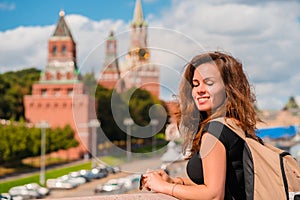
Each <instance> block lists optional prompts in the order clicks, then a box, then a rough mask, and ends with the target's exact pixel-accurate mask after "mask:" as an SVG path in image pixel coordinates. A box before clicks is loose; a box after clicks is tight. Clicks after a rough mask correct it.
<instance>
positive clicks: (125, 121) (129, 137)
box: [123, 118, 133, 162]
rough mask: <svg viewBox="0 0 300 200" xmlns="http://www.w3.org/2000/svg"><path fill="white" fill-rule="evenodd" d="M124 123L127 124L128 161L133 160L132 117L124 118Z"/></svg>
mask: <svg viewBox="0 0 300 200" xmlns="http://www.w3.org/2000/svg"><path fill="white" fill-rule="evenodd" d="M123 123H124V125H125V126H126V128H127V129H126V134H127V137H126V156H127V161H128V162H129V161H131V126H132V125H133V120H132V119H131V118H125V119H124V122H123Z"/></svg>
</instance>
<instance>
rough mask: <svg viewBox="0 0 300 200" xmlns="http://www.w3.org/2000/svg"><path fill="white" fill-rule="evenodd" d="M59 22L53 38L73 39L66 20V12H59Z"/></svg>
mask: <svg viewBox="0 0 300 200" xmlns="http://www.w3.org/2000/svg"><path fill="white" fill-rule="evenodd" d="M59 16H60V17H59V20H58V23H57V26H56V29H55V31H54V33H53V37H55V36H58V37H70V38H72V39H73V37H72V34H71V31H70V29H69V27H68V25H67V23H66V21H65V19H64V17H65V12H64V11H60V12H59Z"/></svg>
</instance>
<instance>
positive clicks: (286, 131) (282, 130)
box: [256, 126, 297, 139]
mask: <svg viewBox="0 0 300 200" xmlns="http://www.w3.org/2000/svg"><path fill="white" fill-rule="evenodd" d="M296 133H297V127H296V126H286V127H270V128H261V129H258V130H256V134H257V135H258V136H259V137H261V138H265V137H269V138H271V139H278V138H288V137H292V136H294V135H295V134H296Z"/></svg>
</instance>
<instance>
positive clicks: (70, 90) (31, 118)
mask: <svg viewBox="0 0 300 200" xmlns="http://www.w3.org/2000/svg"><path fill="white" fill-rule="evenodd" d="M59 15H60V17H59V21H58V23H57V26H56V29H55V31H54V33H53V35H52V36H51V37H50V39H49V40H48V61H47V65H46V67H45V70H44V72H43V73H42V74H41V76H40V80H39V82H38V83H35V84H34V85H33V86H32V95H26V96H25V97H24V104H25V105H24V107H25V118H26V120H27V121H28V122H30V123H33V124H38V123H40V122H41V121H46V122H47V123H48V124H49V126H50V127H51V128H55V127H64V126H65V125H70V126H71V127H72V128H73V130H74V131H75V137H76V139H77V140H78V141H79V143H80V145H79V146H78V147H76V148H72V149H71V150H69V152H65V153H62V154H64V155H65V156H67V157H68V158H70V159H76V158H79V157H81V156H82V155H83V154H85V153H87V151H88V149H90V146H91V136H90V135H91V134H90V130H89V129H90V128H89V127H88V126H87V124H88V122H89V121H90V120H91V119H92V118H93V115H92V113H93V112H92V110H93V107H94V99H93V98H92V97H90V95H89V94H88V92H87V90H86V89H85V86H84V84H83V82H82V81H81V78H80V74H79V73H78V68H77V62H76V57H77V56H76V43H75V41H74V39H73V37H72V34H71V31H70V29H69V27H68V25H67V23H66V21H65V19H64V12H63V11H61V12H60V14H59ZM60 156H62V155H60Z"/></svg>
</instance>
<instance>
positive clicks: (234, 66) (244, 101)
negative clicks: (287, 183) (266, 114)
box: [178, 52, 261, 157]
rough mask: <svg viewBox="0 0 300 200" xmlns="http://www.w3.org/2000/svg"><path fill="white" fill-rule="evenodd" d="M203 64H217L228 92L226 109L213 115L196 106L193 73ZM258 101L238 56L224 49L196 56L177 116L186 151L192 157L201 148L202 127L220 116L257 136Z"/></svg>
mask: <svg viewBox="0 0 300 200" xmlns="http://www.w3.org/2000/svg"><path fill="white" fill-rule="evenodd" d="M203 63H214V64H215V65H216V66H217V67H218V70H219V71H220V74H221V77H222V79H223V82H224V85H225V92H226V106H225V107H224V108H225V109H226V110H225V111H224V110H217V111H216V112H215V113H213V114H212V115H210V116H208V114H207V113H206V112H201V111H199V110H198V109H197V107H196V105H195V103H194V100H193V97H192V80H193V76H194V72H195V69H196V68H197V67H198V66H199V65H201V64H203ZM255 100H256V98H255V95H254V93H253V92H252V91H251V86H250V84H249V82H248V79H247V77H246V75H245V73H244V71H243V67H242V63H241V62H239V61H238V60H237V59H235V58H234V57H232V56H231V55H229V54H225V53H221V52H209V53H204V54H200V55H197V56H195V57H194V58H193V59H192V60H191V61H190V62H189V63H187V65H186V69H185V72H184V75H183V79H182V81H181V84H180V88H179V102H180V113H179V114H180V117H178V119H179V120H180V121H179V122H178V125H179V130H180V133H181V134H182V135H183V136H184V143H183V153H184V154H185V155H186V156H187V157H190V156H191V155H192V154H193V153H194V152H195V151H197V150H199V139H200V138H201V134H202V128H203V127H204V126H205V124H206V123H207V122H208V121H209V120H211V119H213V118H215V117H219V116H223V117H226V118H233V119H235V121H237V123H238V125H239V126H240V127H241V128H242V129H243V130H244V131H245V133H246V134H247V136H248V137H252V138H254V139H257V137H256V135H255V129H256V123H257V121H261V120H260V119H259V118H258V116H257V115H256V112H255V106H254V103H255ZM223 113H225V116H224V114H223ZM189 151H190V152H189Z"/></svg>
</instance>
